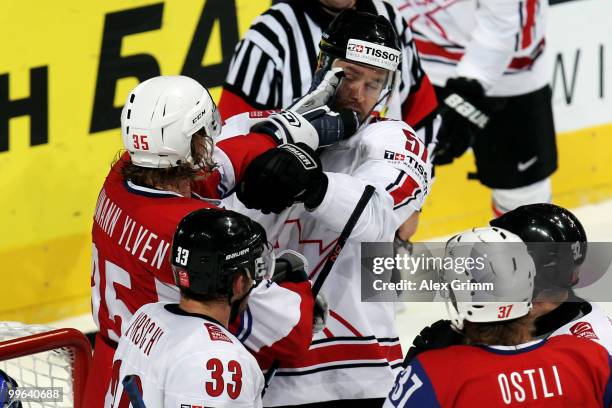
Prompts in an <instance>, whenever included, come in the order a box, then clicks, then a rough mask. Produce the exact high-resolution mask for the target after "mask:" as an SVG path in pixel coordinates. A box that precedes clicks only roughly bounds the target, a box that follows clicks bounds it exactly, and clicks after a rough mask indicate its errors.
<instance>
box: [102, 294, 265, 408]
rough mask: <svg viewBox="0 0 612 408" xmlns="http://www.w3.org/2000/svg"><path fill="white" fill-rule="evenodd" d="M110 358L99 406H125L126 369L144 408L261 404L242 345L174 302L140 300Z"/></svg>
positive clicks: (258, 380)
mask: <svg viewBox="0 0 612 408" xmlns="http://www.w3.org/2000/svg"><path fill="white" fill-rule="evenodd" d="M126 327H127V329H126V330H125V333H123V335H122V336H121V339H120V341H119V347H118V348H117V352H116V353H115V359H114V361H113V374H112V379H111V383H110V387H109V389H108V392H107V394H106V399H105V404H104V406H105V407H113V408H124V407H125V408H128V407H129V397H128V395H127V392H126V391H125V390H124V389H123V386H122V380H123V379H124V378H125V376H126V375H134V376H135V377H136V385H137V387H138V389H139V390H140V392H141V394H142V399H143V402H144V403H145V406H146V407H147V408H158V407H159V408H161V407H177V408H178V407H205V406H206V407H208V406H213V407H261V406H262V405H261V391H262V389H263V384H264V379H263V374H262V373H261V371H260V369H259V367H258V365H257V362H256V361H255V359H254V358H253V356H252V355H251V354H250V353H249V352H248V351H247V350H246V348H244V346H243V345H242V344H241V343H240V342H239V341H238V339H236V338H235V337H234V336H233V335H232V334H231V333H230V332H228V331H227V330H226V329H225V328H224V327H223V326H222V325H221V324H220V323H218V322H217V321H215V320H214V319H212V318H210V317H207V316H204V315H197V314H192V313H187V312H184V311H182V310H181V309H179V308H178V305H176V304H164V303H152V304H148V305H145V306H143V307H142V308H140V309H139V310H138V311H137V312H136V313H134V317H133V318H132V319H131V320H130V321H129V322H128V324H127V326H126Z"/></svg>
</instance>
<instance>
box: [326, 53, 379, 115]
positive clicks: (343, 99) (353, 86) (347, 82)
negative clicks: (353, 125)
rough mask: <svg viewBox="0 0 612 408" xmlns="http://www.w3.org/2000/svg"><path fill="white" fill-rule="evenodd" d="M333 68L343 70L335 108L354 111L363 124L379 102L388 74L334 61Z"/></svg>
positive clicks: (346, 62) (376, 69)
mask: <svg viewBox="0 0 612 408" xmlns="http://www.w3.org/2000/svg"><path fill="white" fill-rule="evenodd" d="M334 67H340V68H342V69H343V70H344V78H342V81H341V82H340V86H339V87H338V90H337V91H336V105H335V108H336V109H351V110H354V111H355V112H357V114H358V115H359V119H360V120H361V121H362V122H363V121H364V120H365V119H366V118H367V117H368V115H369V114H370V113H371V112H372V109H373V108H374V107H375V106H376V104H377V103H378V102H379V99H380V98H381V93H382V90H383V87H384V85H385V82H386V81H387V75H388V74H389V72H388V71H386V70H384V69H380V68H374V67H367V66H364V65H359V64H355V63H352V62H348V61H344V60H336V61H335V62H334Z"/></svg>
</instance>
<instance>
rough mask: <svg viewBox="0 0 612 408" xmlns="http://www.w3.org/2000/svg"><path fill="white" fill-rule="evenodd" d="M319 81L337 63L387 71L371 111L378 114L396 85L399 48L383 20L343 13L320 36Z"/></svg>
mask: <svg viewBox="0 0 612 408" xmlns="http://www.w3.org/2000/svg"><path fill="white" fill-rule="evenodd" d="M319 49H320V52H319V71H318V73H317V75H318V76H320V78H322V77H323V75H324V74H325V72H327V71H329V70H331V69H332V68H333V64H334V62H335V61H336V60H337V59H342V60H345V61H348V62H352V63H356V64H360V65H366V66H369V67H375V68H379V69H384V70H386V71H389V73H388V74H387V78H386V80H385V81H384V84H383V86H382V88H381V91H380V98H379V100H378V102H377V104H376V106H375V107H374V108H373V109H372V110H373V111H378V112H382V111H383V110H384V108H385V107H386V102H387V101H388V99H389V97H390V96H391V94H392V93H393V91H394V89H395V86H396V85H397V84H398V83H399V77H400V70H399V66H400V63H401V60H402V46H401V45H400V41H399V36H398V35H397V32H396V31H395V28H394V27H393V25H392V24H391V23H390V22H389V20H387V19H386V18H385V17H383V16H380V15H376V14H371V13H366V12H363V11H356V10H352V9H346V10H343V11H342V12H341V13H339V14H338V15H337V16H336V17H335V18H334V20H333V21H332V22H331V23H330V25H329V26H328V27H327V29H326V30H325V31H324V32H323V35H322V37H321V41H320V43H319Z"/></svg>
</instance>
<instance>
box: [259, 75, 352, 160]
mask: <svg viewBox="0 0 612 408" xmlns="http://www.w3.org/2000/svg"><path fill="white" fill-rule="evenodd" d="M342 76H343V72H342V69H340V68H335V69H333V70H332V71H329V72H327V73H326V75H325V77H324V78H323V79H322V81H321V82H320V83H319V84H318V85H317V86H316V87H315V88H314V89H312V90H311V91H310V92H309V93H308V94H306V95H305V96H303V97H301V98H299V99H298V100H296V101H295V102H294V103H293V104H292V105H291V106H290V107H289V108H287V109H286V110H283V111H281V112H279V113H274V114H272V115H270V116H269V117H268V118H267V119H266V120H264V121H262V122H260V123H258V124H256V125H255V126H253V127H252V128H251V131H252V132H258V133H266V134H268V135H270V136H272V137H273V138H275V139H276V141H277V143H278V144H279V145H280V144H284V143H305V144H307V145H308V146H309V147H310V148H311V149H313V150H316V149H318V148H319V147H324V146H329V145H331V144H334V143H338V142H339V141H341V140H344V139H348V138H349V137H351V136H352V135H353V134H354V133H355V131H356V130H357V127H358V126H359V116H358V115H357V113H355V112H353V111H351V110H349V109H343V110H341V111H339V112H334V111H332V110H331V109H330V108H329V106H327V105H326V104H327V102H328V101H329V100H330V99H331V98H332V96H333V95H334V93H335V91H336V87H337V86H338V83H339V82H340V78H342Z"/></svg>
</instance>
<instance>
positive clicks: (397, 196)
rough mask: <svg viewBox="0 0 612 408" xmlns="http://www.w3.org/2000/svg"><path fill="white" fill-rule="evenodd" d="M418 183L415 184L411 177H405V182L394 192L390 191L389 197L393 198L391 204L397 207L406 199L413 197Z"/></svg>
mask: <svg viewBox="0 0 612 408" xmlns="http://www.w3.org/2000/svg"><path fill="white" fill-rule="evenodd" d="M419 188H420V187H419V183H417V182H416V180H414V179H413V178H412V177H410V176H407V177H406V180H404V182H403V183H402V184H401V185H400V186H399V187H398V188H396V189H395V190H393V191H391V192H390V193H389V194H391V197H393V204H394V205H398V204H399V203H401V202H402V201H404V200H405V199H407V198H408V197H412V196H414V193H415V191H416V190H418V189H419Z"/></svg>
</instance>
